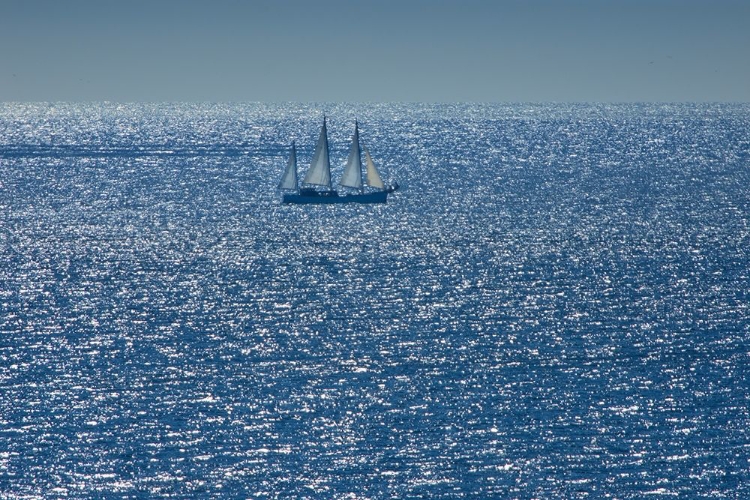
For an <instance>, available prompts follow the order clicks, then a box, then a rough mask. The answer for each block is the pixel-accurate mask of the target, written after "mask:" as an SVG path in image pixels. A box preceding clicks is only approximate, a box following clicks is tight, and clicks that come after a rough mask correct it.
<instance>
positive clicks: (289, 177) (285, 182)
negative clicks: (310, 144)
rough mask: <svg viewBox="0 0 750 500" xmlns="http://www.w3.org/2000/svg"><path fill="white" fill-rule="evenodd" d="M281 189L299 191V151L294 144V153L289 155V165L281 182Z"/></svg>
mask: <svg viewBox="0 0 750 500" xmlns="http://www.w3.org/2000/svg"><path fill="white" fill-rule="evenodd" d="M279 189H297V149H296V148H295V146H294V142H292V151H291V152H290V153H289V163H287V164H286V170H284V175H283V176H282V177H281V182H279Z"/></svg>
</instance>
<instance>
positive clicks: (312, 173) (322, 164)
mask: <svg viewBox="0 0 750 500" xmlns="http://www.w3.org/2000/svg"><path fill="white" fill-rule="evenodd" d="M302 183H303V184H312V185H315V186H323V187H327V188H328V190H329V191H330V190H331V162H330V160H329V156H328V130H327V129H326V117H325V116H323V126H322V127H321V129H320V137H318V144H317V145H316V146H315V154H313V159H312V163H310V168H309V169H308V171H307V174H306V175H305V178H304V180H303V181H302Z"/></svg>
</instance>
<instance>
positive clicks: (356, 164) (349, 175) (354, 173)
mask: <svg viewBox="0 0 750 500" xmlns="http://www.w3.org/2000/svg"><path fill="white" fill-rule="evenodd" d="M339 184H340V185H341V186H344V187H350V188H356V189H362V158H361V155H360V153H359V127H358V126H357V122H356V121H355V122H354V137H352V146H351V148H350V149H349V159H348V160H347V162H346V167H345V168H344V175H343V176H342V177H341V182H339Z"/></svg>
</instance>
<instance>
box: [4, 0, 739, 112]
mask: <svg viewBox="0 0 750 500" xmlns="http://www.w3.org/2000/svg"><path fill="white" fill-rule="evenodd" d="M0 47H1V48H0V101H50V100H65V101H97V100H109V101H424V102H454V101H482V102H490V101H500V102H509V101H510V102H520V101H568V102H573V101H574V102H582V101H589V102H591V101H607V102H620V101H744V102H747V101H750V0H703V1H698V0H598V1H594V0H570V1H565V0H528V1H521V0H514V1H510V0H494V1H493V0H460V1H458V0H456V1H448V0H445V1H440V0H433V1H428V0H380V1H376V0H367V1H353V0H352V1H345V0H277V1H272V0H269V1H252V0H248V1H239V0H205V1H193V0H183V1H178V0H147V1H143V0H127V1H126V0H121V1H111V0H0Z"/></svg>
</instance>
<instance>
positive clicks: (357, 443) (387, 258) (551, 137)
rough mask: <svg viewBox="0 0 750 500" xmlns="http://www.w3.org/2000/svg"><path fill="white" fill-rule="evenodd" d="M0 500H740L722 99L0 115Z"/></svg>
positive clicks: (744, 251) (744, 231)
mask: <svg viewBox="0 0 750 500" xmlns="http://www.w3.org/2000/svg"><path fill="white" fill-rule="evenodd" d="M324 113H325V115H326V116H327V119H328V130H329V134H330V136H329V139H330V150H331V159H332V163H333V178H334V179H335V180H336V181H337V180H338V179H339V178H340V175H341V172H342V170H343V165H344V163H345V160H346V155H347V153H348V148H349V141H350V138H351V135H352V133H353V131H354V120H355V119H357V120H358V121H359V124H360V134H361V139H362V141H363V143H364V145H365V146H367V148H368V149H369V151H370V152H371V154H372V156H373V158H374V160H375V162H376V164H377V165H378V167H379V168H380V170H381V173H382V175H383V177H384V178H385V179H386V180H391V181H397V182H398V183H399V184H400V185H401V189H400V190H398V191H396V192H395V193H393V194H392V195H390V196H389V198H388V203H387V204H385V205H355V204H352V205H327V206H311V205H306V206H299V205H282V204H281V203H280V196H279V193H278V192H277V191H276V185H277V183H278V180H279V178H280V176H281V174H282V171H283V169H284V167H285V165H286V161H287V155H288V151H289V145H290V143H291V141H293V140H294V141H296V143H297V147H298V160H299V164H300V170H301V173H304V171H305V169H306V168H307V165H308V164H309V162H310V159H311V156H312V153H313V148H314V145H315V142H316V139H317V135H318V132H319V128H320V126H321V124H322V120H323V114H324ZM0 497H1V498H4V499H5V498H7V499H22V498H24V499H25V498H184V497H199V498H333V499H349V498H351V499H380V498H425V499H427V498H429V499H435V498H437V499H461V498H466V499H468V498H518V499H527V498H528V499H530V498H613V499H643V498H672V497H674V498H733V499H734V498H750V104H620V105H608V104H580V105H568V104H496V105H490V104H455V105H448V104H443V105H437V104H435V105H433V104H115V103H88V104H66V103H49V104H20V103H16V104H13V103H5V104H0Z"/></svg>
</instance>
